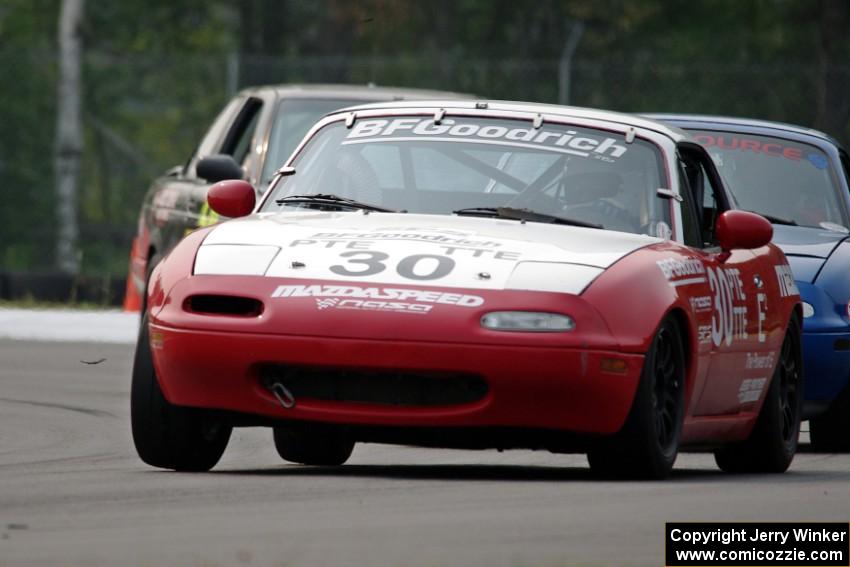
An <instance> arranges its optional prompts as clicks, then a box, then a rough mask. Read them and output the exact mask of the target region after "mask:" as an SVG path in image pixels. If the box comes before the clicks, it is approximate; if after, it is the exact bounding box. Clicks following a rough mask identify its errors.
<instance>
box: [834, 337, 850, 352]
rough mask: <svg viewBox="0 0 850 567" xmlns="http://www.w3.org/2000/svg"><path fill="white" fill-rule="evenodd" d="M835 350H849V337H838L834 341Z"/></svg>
mask: <svg viewBox="0 0 850 567" xmlns="http://www.w3.org/2000/svg"><path fill="white" fill-rule="evenodd" d="M835 350H850V339H838V340H837V341H835Z"/></svg>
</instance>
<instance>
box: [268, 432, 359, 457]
mask: <svg viewBox="0 0 850 567" xmlns="http://www.w3.org/2000/svg"><path fill="white" fill-rule="evenodd" d="M274 446H275V448H276V449H277V453H278V454H279V455H280V457H281V458H282V459H283V460H285V461H289V462H291V463H300V464H302V465H324V466H337V465H341V464H343V463H345V461H347V460H348V458H349V457H350V456H351V452H352V451H353V450H354V441H353V440H352V439H351V436H350V435H349V433H348V430H347V429H346V428H345V427H343V426H339V425H332V424H324V423H297V424H292V425H288V426H281V427H275V428H274Z"/></svg>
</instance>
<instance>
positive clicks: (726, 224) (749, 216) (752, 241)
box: [714, 211, 773, 252]
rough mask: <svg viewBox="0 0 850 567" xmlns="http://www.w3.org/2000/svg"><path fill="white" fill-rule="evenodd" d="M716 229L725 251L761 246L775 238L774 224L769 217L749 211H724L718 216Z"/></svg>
mask: <svg viewBox="0 0 850 567" xmlns="http://www.w3.org/2000/svg"><path fill="white" fill-rule="evenodd" d="M714 230H715V234H717V241H718V243H719V244H720V248H721V249H722V250H723V251H724V252H729V251H730V250H736V249H744V250H752V249H753V248H761V247H762V246H766V245H767V244H768V243H769V242H770V239H771V238H773V226H772V225H771V224H770V223H769V222H768V221H767V219H765V218H764V217H763V216H761V215H757V214H755V213H750V212H747V211H726V212H724V213H723V214H721V215H720V216H719V217H718V218H717V223H716V224H715V228H714Z"/></svg>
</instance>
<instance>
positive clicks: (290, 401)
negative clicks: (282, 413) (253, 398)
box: [263, 379, 295, 409]
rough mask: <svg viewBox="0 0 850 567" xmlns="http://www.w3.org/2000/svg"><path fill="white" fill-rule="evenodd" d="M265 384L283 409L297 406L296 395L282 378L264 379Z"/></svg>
mask: <svg viewBox="0 0 850 567" xmlns="http://www.w3.org/2000/svg"><path fill="white" fill-rule="evenodd" d="M263 386H265V388H266V389H267V390H268V391H269V392H271V393H272V395H273V396H274V397H275V398H276V399H277V401H278V402H279V403H280V405H281V406H282V407H283V409H292V408H294V407H295V396H294V395H293V394H292V392H290V391H289V388H287V387H286V386H284V385H283V382H281V381H280V380H274V379H266V380H263Z"/></svg>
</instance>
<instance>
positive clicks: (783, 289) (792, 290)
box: [774, 264, 800, 297]
mask: <svg viewBox="0 0 850 567" xmlns="http://www.w3.org/2000/svg"><path fill="white" fill-rule="evenodd" d="M774 267H775V269H776V279H777V281H779V295H781V296H782V297H790V296H792V295H799V294H800V290H798V289H797V282H795V281H794V274H793V273H792V272H791V266H789V265H788V264H783V265H781V266H774Z"/></svg>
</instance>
